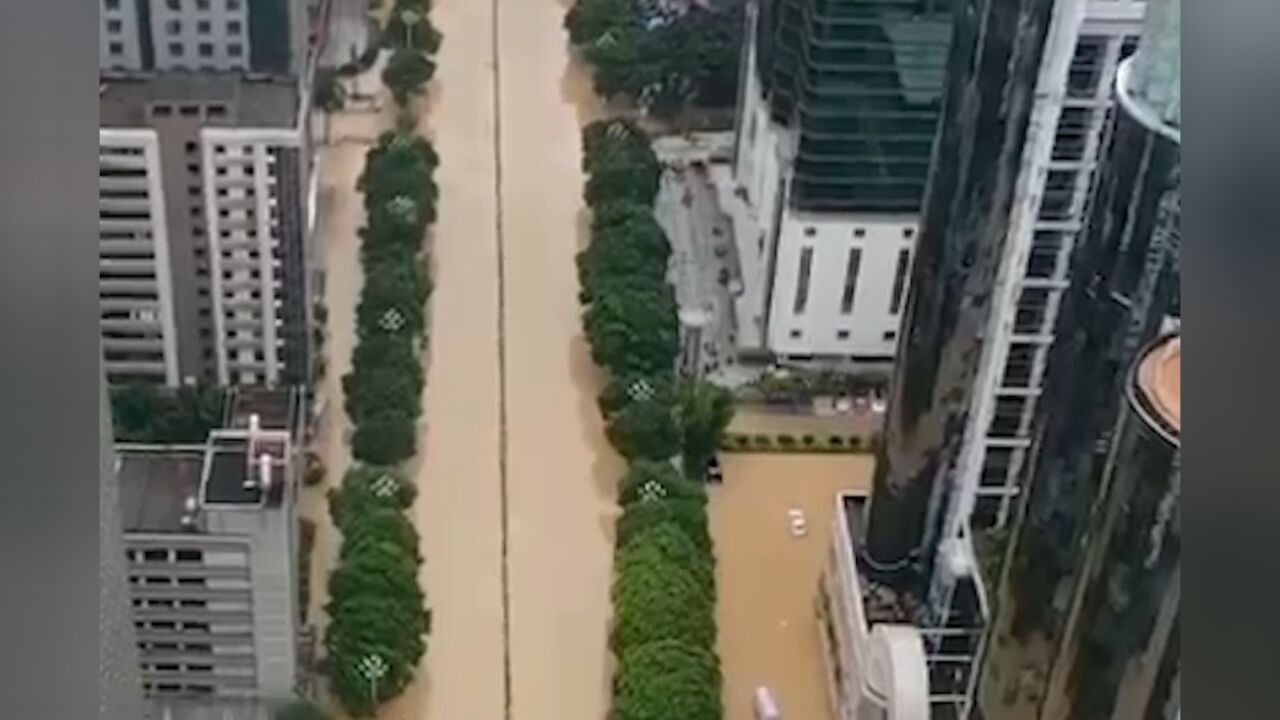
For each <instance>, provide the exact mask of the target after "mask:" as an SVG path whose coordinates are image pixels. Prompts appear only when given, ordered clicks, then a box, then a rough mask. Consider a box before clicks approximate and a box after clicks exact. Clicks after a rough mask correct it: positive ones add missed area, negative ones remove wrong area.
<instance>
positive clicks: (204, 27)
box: [196, 20, 213, 35]
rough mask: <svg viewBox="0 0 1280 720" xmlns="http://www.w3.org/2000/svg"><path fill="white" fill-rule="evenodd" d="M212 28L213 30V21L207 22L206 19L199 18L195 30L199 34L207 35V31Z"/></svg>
mask: <svg viewBox="0 0 1280 720" xmlns="http://www.w3.org/2000/svg"><path fill="white" fill-rule="evenodd" d="M212 30H213V23H211V22H209V21H208V20H201V21H199V22H197V23H196V32H198V33H200V34H201V35H208V34H209V32H210V31H212Z"/></svg>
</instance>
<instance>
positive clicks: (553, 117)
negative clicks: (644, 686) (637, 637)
mask: <svg viewBox="0 0 1280 720" xmlns="http://www.w3.org/2000/svg"><path fill="white" fill-rule="evenodd" d="M564 12H565V7H564V6H563V5H561V4H560V3H559V2H558V1H557V0H440V1H438V2H436V3H435V4H434V7H433V10H432V19H433V21H434V22H435V24H436V26H437V27H438V28H439V29H440V31H441V32H442V33H443V35H444V38H445V39H444V44H443V46H442V48H441V51H440V54H439V57H438V59H437V61H438V67H437V72H436V75H435V80H434V81H433V83H432V85H431V89H430V92H431V96H430V102H429V104H428V105H427V106H426V107H424V108H423V113H422V116H421V121H420V126H421V128H422V129H423V130H424V131H425V132H427V133H428V134H429V135H430V136H431V137H432V138H433V141H434V142H435V145H436V147H437V149H438V151H439V153H440V156H441V166H440V169H439V170H438V172H437V178H436V179H437V182H438V183H439V185H440V206H439V220H438V222H437V223H436V226H435V229H434V231H433V240H432V248H433V249H432V255H433V261H434V265H435V270H434V272H435V292H434V294H433V296H432V301H431V321H430V336H431V351H430V356H431V357H430V367H429V370H428V375H427V390H426V401H425V402H426V408H425V409H426V412H425V422H424V424H423V438H422V457H421V461H420V462H419V463H418V469H417V471H416V474H415V482H416V483H417V485H418V487H419V500H418V502H417V503H416V505H415V507H414V513H415V520H416V523H417V525H418V528H419V531H420V532H421V533H422V537H423V551H424V555H425V557H426V562H425V564H424V567H423V579H424V582H425V585H426V590H427V595H428V600H429V602H430V605H431V607H432V611H433V613H434V617H433V629H432V633H431V637H430V638H429V641H428V649H427V655H426V658H425V660H424V667H423V668H422V669H421V670H420V672H419V674H418V676H417V678H416V680H415V681H414V683H413V685H412V686H411V687H410V688H409V689H408V690H407V691H406V693H405V694H404V695H403V696H402V697H401V698H399V699H398V700H397V701H395V702H393V703H391V704H389V705H388V706H387V707H385V708H384V709H383V711H382V712H381V713H380V717H382V718H385V719H387V720H391V719H394V720H419V719H420V718H431V719H432V720H501V719H502V718H504V717H509V718H520V720H541V719H545V720H600V718H602V717H603V716H604V715H605V712H606V707H607V702H606V700H607V692H606V691H607V689H608V673H609V667H608V662H607V657H608V654H607V649H606V629H607V624H608V618H609V613H610V604H609V581H610V562H611V557H612V518H613V516H614V505H615V503H614V494H613V484H614V482H615V479H616V475H617V473H618V471H619V463H618V461H617V460H616V459H615V458H614V457H613V456H612V455H611V453H610V451H609V450H608V448H607V445H606V443H605V441H604V437H603V432H602V428H601V425H600V420H599V418H598V415H597V412H596V409H595V402H594V398H595V395H596V393H597V392H598V387H599V377H598V373H597V371H596V369H595V368H594V367H593V365H592V363H591V361H590V358H589V356H588V353H587V350H586V347H585V345H584V343H583V339H582V337H581V331H580V326H579V321H578V306H577V299H576V293H577V278H576V273H575V270H574V259H573V258H574V255H575V253H576V252H577V249H578V247H579V243H580V241H581V240H580V238H581V234H582V231H583V226H584V225H585V214H584V210H583V206H582V201H581V194H582V182H583V178H582V174H581V170H580V148H579V128H580V126H581V124H582V122H584V121H585V119H586V118H587V117H589V116H590V114H591V113H593V112H594V105H593V102H592V100H591V94H590V87H589V82H588V81H587V80H586V78H585V77H584V76H583V74H582V72H581V70H579V69H576V68H573V67H571V63H570V58H569V53H568V49H567V46H566V38H565V34H564V31H563V29H562V25H561V23H562V18H563V14H564ZM495 40H496V44H495Z"/></svg>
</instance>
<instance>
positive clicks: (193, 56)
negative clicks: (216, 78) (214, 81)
mask: <svg viewBox="0 0 1280 720" xmlns="http://www.w3.org/2000/svg"><path fill="white" fill-rule="evenodd" d="M149 2H150V5H151V12H150V22H151V37H152V38H153V41H154V44H155V67H156V69H158V70H244V69H248V68H249V67H250V64H249V10H248V6H249V2H250V0H149Z"/></svg>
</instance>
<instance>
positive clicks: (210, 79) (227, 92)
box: [98, 72, 299, 128]
mask: <svg viewBox="0 0 1280 720" xmlns="http://www.w3.org/2000/svg"><path fill="white" fill-rule="evenodd" d="M298 103H299V96H298V86H297V83H296V81H294V80H290V79H281V78H259V77H250V76H246V75H235V74H231V73H201V72H165V73H157V74H129V75H120V76H111V77H104V78H102V80H101V84H100V86H99V92H98V118H99V124H100V125H101V126H102V127H115V128H127V127H147V126H150V125H151V124H152V119H151V116H150V108H151V107H152V106H156V105H164V106H170V107H171V108H176V109H171V110H170V112H171V113H173V114H174V115H181V108H182V107H183V106H200V105H203V106H209V105H220V106H222V107H223V108H224V114H221V115H213V114H206V115H204V116H203V117H204V119H203V120H201V121H200V122H201V124H202V125H204V126H209V127H268V128H273V127H274V128H292V127H294V126H295V125H296V124H297V115H298ZM196 114H197V115H198V114H200V113H199V111H196Z"/></svg>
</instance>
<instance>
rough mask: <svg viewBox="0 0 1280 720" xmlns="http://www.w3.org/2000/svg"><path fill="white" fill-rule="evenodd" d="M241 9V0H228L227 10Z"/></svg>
mask: <svg viewBox="0 0 1280 720" xmlns="http://www.w3.org/2000/svg"><path fill="white" fill-rule="evenodd" d="M239 9H240V0H227V10H228V11H235V10H239Z"/></svg>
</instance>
